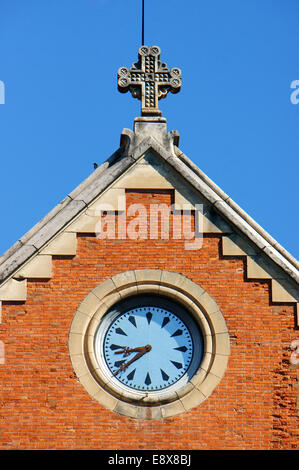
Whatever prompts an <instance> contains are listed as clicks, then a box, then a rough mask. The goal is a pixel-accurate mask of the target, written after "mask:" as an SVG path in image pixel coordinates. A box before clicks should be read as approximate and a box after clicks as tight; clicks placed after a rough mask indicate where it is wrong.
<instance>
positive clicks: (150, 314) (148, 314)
mask: <svg viewBox="0 0 299 470" xmlns="http://www.w3.org/2000/svg"><path fill="white" fill-rule="evenodd" d="M145 316H146V319H147V323H148V324H150V322H151V320H152V318H153V314H152V313H151V312H147V314H146V315H145Z"/></svg>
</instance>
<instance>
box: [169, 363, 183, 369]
mask: <svg viewBox="0 0 299 470" xmlns="http://www.w3.org/2000/svg"><path fill="white" fill-rule="evenodd" d="M170 362H172V364H173V365H174V366H175V367H176V368H177V369H181V368H182V367H183V364H181V362H175V361H170Z"/></svg>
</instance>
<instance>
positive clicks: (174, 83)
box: [117, 46, 181, 116]
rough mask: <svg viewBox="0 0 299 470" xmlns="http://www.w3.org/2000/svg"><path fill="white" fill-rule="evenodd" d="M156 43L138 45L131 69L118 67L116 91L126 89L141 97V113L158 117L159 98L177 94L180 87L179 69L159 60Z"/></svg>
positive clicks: (136, 96)
mask: <svg viewBox="0 0 299 470" xmlns="http://www.w3.org/2000/svg"><path fill="white" fill-rule="evenodd" d="M160 53H161V51H160V48H159V47H158V46H152V47H148V46H141V47H140V48H139V51H138V57H139V60H138V62H136V63H134V64H133V65H132V67H131V68H130V69H128V68H127V67H121V68H120V69H119V70H118V74H117V80H118V90H119V91H120V92H121V93H126V92H127V91H128V90H129V91H130V92H131V93H132V96H133V97H134V98H138V99H139V100H141V114H142V115H143V116H152V115H155V116H157V115H158V116H161V115H162V113H161V111H160V110H159V108H158V100H160V99H161V98H166V96H167V93H168V92H169V91H171V92H172V93H178V92H179V91H180V89H181V71H180V69H179V68H177V67H175V68H173V69H171V70H169V69H168V68H167V65H166V64H165V63H164V62H161V61H160Z"/></svg>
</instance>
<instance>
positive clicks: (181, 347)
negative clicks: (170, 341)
mask: <svg viewBox="0 0 299 470" xmlns="http://www.w3.org/2000/svg"><path fill="white" fill-rule="evenodd" d="M173 349H176V350H177V351H181V352H186V351H188V349H187V348H186V346H180V347H179V348H173Z"/></svg>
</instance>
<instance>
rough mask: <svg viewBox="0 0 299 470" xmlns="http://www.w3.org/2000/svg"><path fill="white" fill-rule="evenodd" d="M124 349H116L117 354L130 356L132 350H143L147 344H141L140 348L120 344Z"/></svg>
mask: <svg viewBox="0 0 299 470" xmlns="http://www.w3.org/2000/svg"><path fill="white" fill-rule="evenodd" d="M119 347H120V348H121V349H122V350H121V351H115V354H123V355H124V357H126V356H128V355H129V354H130V353H131V352H140V351H141V352H142V351H143V350H144V348H146V346H141V347H139V348H133V349H132V348H129V347H128V346H119Z"/></svg>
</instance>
